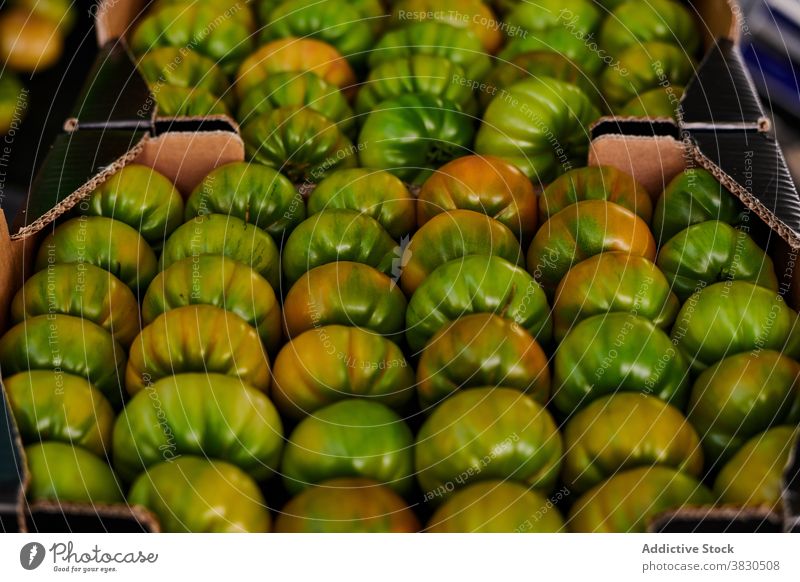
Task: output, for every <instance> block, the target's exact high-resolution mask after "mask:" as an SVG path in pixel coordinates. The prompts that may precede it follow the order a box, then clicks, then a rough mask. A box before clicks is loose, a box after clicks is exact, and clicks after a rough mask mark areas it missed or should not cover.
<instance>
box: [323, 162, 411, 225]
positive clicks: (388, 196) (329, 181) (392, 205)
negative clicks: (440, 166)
mask: <svg viewBox="0 0 800 582" xmlns="http://www.w3.org/2000/svg"><path fill="white" fill-rule="evenodd" d="M329 208H346V209H348V210H356V211H358V212H361V213H363V214H367V215H369V216H371V217H372V218H374V219H375V220H377V221H378V222H380V223H381V225H382V226H383V228H385V229H386V232H388V233H389V236H391V237H392V238H393V239H395V240H400V239H401V238H405V239H406V240H407V239H408V234H409V233H410V232H411V231H412V230H414V227H415V225H416V204H415V202H414V198H413V197H412V196H411V194H409V192H408V188H406V186H405V184H403V181H402V180H400V178H398V177H397V176H395V175H394V174H391V173H389V172H386V171H384V170H368V169H366V168H352V169H346V170H336V171H335V172H331V173H330V174H329V175H328V176H327V177H326V178H325V179H324V180H322V182H320V183H319V184H317V187H316V188H314V191H313V192H311V196H309V198H308V214H309V216H312V215H314V214H316V213H318V212H321V211H323V210H325V209H329Z"/></svg>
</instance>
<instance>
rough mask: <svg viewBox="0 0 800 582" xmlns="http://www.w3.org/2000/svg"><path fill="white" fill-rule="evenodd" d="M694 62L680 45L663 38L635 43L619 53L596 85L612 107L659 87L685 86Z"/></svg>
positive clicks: (614, 107)
mask: <svg viewBox="0 0 800 582" xmlns="http://www.w3.org/2000/svg"><path fill="white" fill-rule="evenodd" d="M694 72H695V64H694V61H693V60H692V59H691V57H690V56H688V55H687V54H686V52H684V50H683V49H681V48H678V47H676V46H674V45H671V44H665V43H663V42H646V43H644V44H636V45H633V46H631V47H629V48H627V49H625V52H623V53H622V54H620V56H619V63H618V64H617V66H614V67H608V68H606V70H605V71H604V72H603V74H602V75H600V88H601V89H602V91H603V95H605V97H606V99H607V100H608V102H609V104H610V105H611V107H612V109H616V108H620V107H624V106H625V105H626V104H627V103H629V102H630V101H631V100H632V99H635V98H636V97H637V96H639V95H642V94H644V93H647V92H648V91H651V90H653V89H658V88H659V87H663V86H665V83H668V84H669V85H668V86H671V85H678V86H680V87H685V86H686V83H687V82H688V81H689V80H690V79H691V77H692V75H693V74H694Z"/></svg>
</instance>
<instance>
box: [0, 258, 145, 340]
mask: <svg viewBox="0 0 800 582" xmlns="http://www.w3.org/2000/svg"><path fill="white" fill-rule="evenodd" d="M54 313H63V314H64V315H72V316H75V317H83V318H84V319H88V320H89V321H92V322H93V323H96V324H97V325H99V326H101V327H103V328H104V329H106V330H107V331H108V332H110V333H111V334H113V336H114V339H116V340H117V341H118V342H120V343H121V344H122V345H123V346H126V347H127V346H129V345H130V343H131V341H133V338H134V337H136V334H138V333H139V304H138V301H137V300H136V297H135V296H134V294H133V292H132V291H131V289H130V287H128V286H127V285H125V284H124V283H123V282H122V281H120V280H119V279H117V278H116V277H115V276H114V275H112V274H111V273H109V272H108V271H104V270H103V269H101V268H99V267H95V266H94V265H90V264H84V263H62V264H57V265H52V266H51V267H49V268H47V269H44V270H42V271H39V272H38V273H34V274H33V275H32V276H31V277H29V278H28V280H27V281H25V284H24V285H23V287H22V289H20V290H19V291H18V292H17V294H16V295H15V296H14V300H13V301H12V302H11V320H12V322H13V323H19V322H21V321H23V320H25V319H27V318H29V317H35V316H37V315H48V314H54Z"/></svg>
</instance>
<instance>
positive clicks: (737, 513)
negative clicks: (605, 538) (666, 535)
mask: <svg viewBox="0 0 800 582" xmlns="http://www.w3.org/2000/svg"><path fill="white" fill-rule="evenodd" d="M709 517H712V518H714V517H716V518H719V519H725V520H731V521H733V520H735V519H740V518H742V517H744V518H748V519H755V520H760V521H762V522H764V521H772V522H774V523H775V526H776V528H778V529H780V527H781V523H782V520H781V515H780V514H779V513H776V512H775V511H773V510H772V509H771V508H768V507H735V506H731V505H707V506H701V507H682V508H680V509H671V510H668V511H665V512H663V513H660V514H658V515H656V516H655V517H654V518H652V519H651V520H650V521H649V523H648V525H647V531H648V532H650V533H654V532H659V531H660V530H661V526H663V525H665V524H667V523H669V522H670V521H672V520H673V519H675V518H680V519H682V520H683V519H690V520H695V521H697V522H700V521H702V520H703V519H705V518H709Z"/></svg>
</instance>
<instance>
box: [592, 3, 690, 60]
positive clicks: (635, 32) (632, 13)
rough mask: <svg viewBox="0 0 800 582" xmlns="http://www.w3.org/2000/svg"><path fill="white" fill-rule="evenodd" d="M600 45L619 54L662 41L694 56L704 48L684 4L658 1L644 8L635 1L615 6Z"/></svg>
mask: <svg viewBox="0 0 800 582" xmlns="http://www.w3.org/2000/svg"><path fill="white" fill-rule="evenodd" d="M599 40H600V44H601V45H602V46H603V48H605V49H606V50H607V51H609V52H610V53H612V54H615V55H619V54H620V53H621V52H623V51H624V50H625V49H626V48H627V47H630V46H639V45H641V44H643V43H647V42H651V41H662V42H666V43H670V44H673V45H675V46H676V47H680V49H681V50H682V51H685V52H686V54H689V55H693V54H694V53H696V52H697V49H698V48H699V46H700V34H699V31H698V30H697V26H696V25H695V21H694V17H693V16H692V14H691V12H690V11H689V10H687V8H686V7H685V6H684V5H682V4H681V3H680V2H674V1H673V0H654V1H653V2H649V3H648V4H646V5H644V4H641V3H639V2H636V1H635V0H629V1H628V2H623V3H621V4H620V5H619V6H616V7H614V11H613V12H612V13H611V15H610V16H609V17H608V18H606V19H605V20H604V21H603V24H602V27H601V29H600V37H599Z"/></svg>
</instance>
